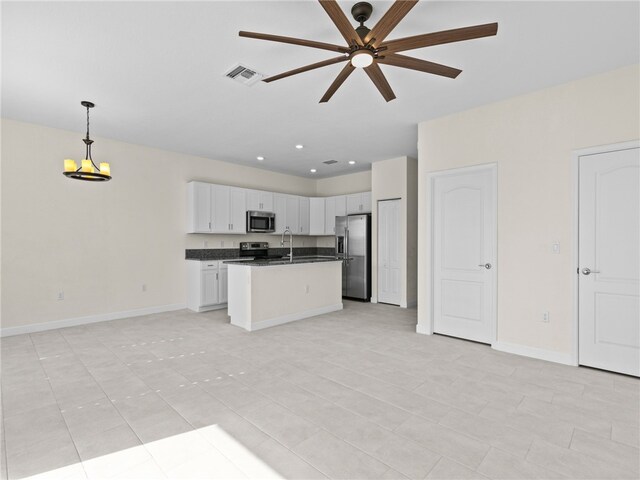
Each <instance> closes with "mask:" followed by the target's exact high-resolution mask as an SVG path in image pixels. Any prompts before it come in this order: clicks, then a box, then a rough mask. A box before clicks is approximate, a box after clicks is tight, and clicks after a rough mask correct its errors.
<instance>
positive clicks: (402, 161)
mask: <svg viewBox="0 0 640 480" xmlns="http://www.w3.org/2000/svg"><path fill="white" fill-rule="evenodd" d="M411 175H413V177H411ZM371 190H372V194H371V196H372V201H371V204H372V209H371V210H372V214H371V232H372V235H371V257H372V258H371V270H372V272H371V273H372V275H371V291H372V301H377V297H378V202H379V201H380V200H391V199H399V200H400V232H401V233H400V238H401V239H402V241H401V243H400V264H401V271H400V278H401V279H402V284H401V286H400V306H402V307H407V305H412V304H413V303H415V300H416V292H417V285H416V264H415V263H416V245H417V228H416V224H415V217H416V215H417V193H418V192H417V162H416V160H415V159H412V158H409V157H398V158H392V159H389V160H382V161H379V162H375V163H374V164H373V165H372V169H371ZM411 219H413V220H414V223H413V225H412V226H410V225H409V220H411Z"/></svg>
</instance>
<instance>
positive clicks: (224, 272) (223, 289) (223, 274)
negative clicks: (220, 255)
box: [218, 262, 229, 304]
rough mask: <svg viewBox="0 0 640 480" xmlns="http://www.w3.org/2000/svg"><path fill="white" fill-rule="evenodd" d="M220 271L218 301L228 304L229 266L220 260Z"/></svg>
mask: <svg viewBox="0 0 640 480" xmlns="http://www.w3.org/2000/svg"><path fill="white" fill-rule="evenodd" d="M218 271H219V274H218V302H219V303H221V304H226V303H227V301H228V299H229V266H228V265H227V264H226V263H222V262H220V268H219V270H218Z"/></svg>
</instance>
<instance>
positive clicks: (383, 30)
mask: <svg viewBox="0 0 640 480" xmlns="http://www.w3.org/2000/svg"><path fill="white" fill-rule="evenodd" d="M416 3H418V0H396V2H395V3H394V4H393V5H391V7H389V10H387V11H386V12H385V14H384V15H383V16H382V18H381V19H380V20H379V21H378V23H376V26H375V27H373V29H372V30H371V31H370V32H369V33H368V34H367V36H366V37H364V43H365V45H366V44H368V43H369V42H371V41H373V43H372V46H373V47H374V48H375V47H377V46H378V45H380V44H381V43H382V42H383V41H384V39H385V38H387V35H389V34H390V33H391V31H392V30H393V29H394V28H396V26H397V25H398V23H400V20H402V19H403V18H404V16H405V15H406V14H407V13H409V11H410V10H411V9H412V8H413V7H414V6H415V5H416Z"/></svg>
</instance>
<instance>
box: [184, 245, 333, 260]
mask: <svg viewBox="0 0 640 480" xmlns="http://www.w3.org/2000/svg"><path fill="white" fill-rule="evenodd" d="M288 253H289V249H288V248H280V247H278V248H270V249H269V254H270V255H282V256H284V255H287V254H288ZM334 254H335V249H334V248H333V247H331V248H327V247H324V248H318V247H294V248H293V256H294V257H295V256H309V255H321V256H332V255H334ZM239 256H240V251H239V249H237V248H188V249H186V250H185V259H186V260H222V259H231V258H238V257H239Z"/></svg>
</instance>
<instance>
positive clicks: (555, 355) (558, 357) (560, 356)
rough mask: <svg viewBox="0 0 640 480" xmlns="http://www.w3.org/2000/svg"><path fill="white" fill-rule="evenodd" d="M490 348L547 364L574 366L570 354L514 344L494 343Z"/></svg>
mask: <svg viewBox="0 0 640 480" xmlns="http://www.w3.org/2000/svg"><path fill="white" fill-rule="evenodd" d="M491 348H493V349H494V350H498V351H500V352H506V353H513V354H515V355H522V356H523V357H531V358H537V359H539V360H546V361H547V362H554V363H562V364H564V365H574V366H575V365H576V363H575V362H574V361H573V358H572V355H571V354H570V353H562V352H554V351H552V350H545V349H542V348H536V347H527V346H526V345H516V344H514V343H505V342H494V343H493V344H492V345H491Z"/></svg>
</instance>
